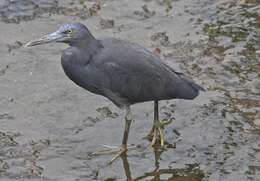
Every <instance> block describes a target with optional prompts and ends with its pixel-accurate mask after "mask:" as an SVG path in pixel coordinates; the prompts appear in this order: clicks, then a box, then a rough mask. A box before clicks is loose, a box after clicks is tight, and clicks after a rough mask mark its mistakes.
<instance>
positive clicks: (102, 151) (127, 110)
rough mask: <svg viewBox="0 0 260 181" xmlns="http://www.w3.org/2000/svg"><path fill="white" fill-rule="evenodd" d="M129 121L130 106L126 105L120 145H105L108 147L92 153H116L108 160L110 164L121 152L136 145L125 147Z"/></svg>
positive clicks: (130, 119) (130, 118)
mask: <svg viewBox="0 0 260 181" xmlns="http://www.w3.org/2000/svg"><path fill="white" fill-rule="evenodd" d="M131 122H132V115H131V109H130V107H126V116H125V130H124V136H123V140H122V145H121V146H120V147H119V148H117V147H110V146H106V147H107V148H108V149H106V150H101V151H97V152H95V153H93V154H94V155H102V154H113V153H116V155H115V156H114V157H113V158H112V159H111V161H110V162H109V164H111V163H113V162H114V161H115V160H116V159H117V158H118V157H120V156H121V155H122V154H124V153H126V152H127V150H128V149H130V148H135V147H136V146H131V147H127V140H128V135H129V131H130V126H131Z"/></svg>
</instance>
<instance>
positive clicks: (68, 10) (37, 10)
mask: <svg viewBox="0 0 260 181" xmlns="http://www.w3.org/2000/svg"><path fill="white" fill-rule="evenodd" d="M100 9H101V5H100V2H96V3H91V4H88V5H86V4H84V3H80V6H77V4H75V3H73V2H72V3H71V5H70V7H68V6H62V5H60V3H59V1H58V0H47V1H46V0H22V1H21V0H5V2H4V3H3V5H2V6H0V17H1V20H2V21H4V22H6V23H19V22H20V21H30V20H33V19H35V18H37V17H40V16H41V15H43V14H49V15H51V14H62V15H69V16H75V17H79V18H81V19H86V18H88V17H90V16H95V15H97V12H98V11H99V10H100Z"/></svg>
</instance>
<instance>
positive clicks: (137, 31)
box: [0, 0, 260, 181]
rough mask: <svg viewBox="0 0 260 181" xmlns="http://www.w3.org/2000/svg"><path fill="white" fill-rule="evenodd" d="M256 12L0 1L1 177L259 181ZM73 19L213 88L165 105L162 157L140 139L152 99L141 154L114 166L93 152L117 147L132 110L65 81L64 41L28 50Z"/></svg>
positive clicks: (230, 2)
mask: <svg viewBox="0 0 260 181" xmlns="http://www.w3.org/2000/svg"><path fill="white" fill-rule="evenodd" d="M259 14H260V3H259V2H258V1H257V0H241V1H240V0H239V1H237V0H133V1H131V3H130V2H129V1H126V0H122V1H119V0H107V1H105V0H100V1H93V0H79V1H72V0H64V1H58V0H48V1H43V0H24V1H19V0H0V29H1V33H0V55H1V61H0V93H1V94H0V180H3V181H13V180H28V181H60V180H62V181H86V180H87V181H88V180H103V181H113V180H120V181H121V180H155V181H159V180H160V181H164V180H171V181H207V180H209V181H223V180H225V181H233V180H243V181H247V180H248V181H251V180H252V181H257V180H259V178H260V141H259V140H260V139H259V138H260V109H259V107H260V104H259V103H260V76H259V72H260V31H259V27H260V15H259ZM70 21H80V22H82V23H84V24H86V25H87V26H88V27H89V29H90V30H91V32H92V33H93V34H94V35H95V36H96V37H104V36H113V37H116V38H121V39H126V40H129V41H133V42H136V43H139V44H140V45H143V46H144V47H146V48H148V49H149V50H150V51H152V52H154V53H156V54H157V55H159V56H160V57H161V58H162V59H163V60H164V61H165V62H166V63H167V64H169V65H170V66H171V67H173V68H174V69H175V70H177V71H181V72H184V73H186V74H188V75H190V76H191V77H192V78H193V79H194V80H195V81H196V82H198V83H199V84H201V85H202V86H203V87H204V88H206V89H207V91H206V92H205V93H202V94H200V96H199V97H197V98H196V99H194V100H192V101H187V100H170V101H161V102H160V117H161V119H166V120H168V119H172V122H171V123H170V124H168V125H166V126H165V127H164V131H165V137H166V145H165V147H164V148H163V149H162V148H160V147H159V146H158V145H157V146H155V148H150V147H147V146H148V145H149V141H147V140H146V139H144V138H143V137H144V136H145V135H146V134H147V133H148V131H149V130H150V128H151V126H152V122H153V121H152V120H153V103H152V102H147V103H142V104H136V105H134V106H133V116H134V122H133V125H132V127H131V130H130V135H129V143H130V144H131V145H137V148H136V149H134V150H130V151H129V152H128V153H127V154H126V155H123V156H122V158H120V159H118V160H116V161H115V163H113V164H112V165H108V164H107V162H108V161H109V160H110V159H111V158H112V155H102V156H96V155H93V154H92V153H93V152H95V151H97V150H99V149H102V145H113V146H118V145H119V144H120V143H121V138H122V134H123V126H124V121H123V119H124V112H123V111H122V110H120V109H118V108H116V107H115V106H114V105H113V104H112V103H111V102H110V101H108V100H107V99H105V98H103V97H101V96H97V95H94V94H91V93H89V92H87V91H85V90H83V89H81V88H79V87H77V86H76V85H75V84H74V83H73V82H71V81H70V80H69V79H68V78H67V77H66V76H65V75H64V73H63V71H62V68H61V66H60V54H61V50H62V49H64V48H66V46H65V45H61V44H50V45H45V46H38V47H35V48H25V47H24V46H23V45H24V44H25V43H26V42H27V41H29V40H31V39H33V38H36V37H39V36H41V35H43V34H46V33H49V32H52V31H54V30H55V29H56V28H57V27H59V25H60V24H62V23H65V22H70ZM173 118H174V119H173Z"/></svg>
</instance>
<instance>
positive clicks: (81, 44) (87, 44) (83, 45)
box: [70, 37, 103, 55]
mask: <svg viewBox="0 0 260 181" xmlns="http://www.w3.org/2000/svg"><path fill="white" fill-rule="evenodd" d="M70 46H71V47H76V48H78V49H80V50H82V51H83V52H88V53H89V54H92V55H94V54H96V53H97V52H98V51H100V49H102V48H103V45H102V44H101V43H100V41H99V40H97V39H95V38H94V37H89V38H87V39H82V40H80V41H77V42H71V43H70Z"/></svg>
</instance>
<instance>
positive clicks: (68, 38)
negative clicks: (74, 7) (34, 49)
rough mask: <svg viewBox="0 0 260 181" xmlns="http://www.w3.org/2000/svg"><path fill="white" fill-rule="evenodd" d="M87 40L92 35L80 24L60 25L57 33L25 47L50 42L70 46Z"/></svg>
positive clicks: (29, 43)
mask: <svg viewBox="0 0 260 181" xmlns="http://www.w3.org/2000/svg"><path fill="white" fill-rule="evenodd" d="M89 38H92V35H91V34H90V32H89V30H88V29H87V27H86V26H85V25H83V24H81V23H67V24H64V25H62V26H61V27H60V28H59V29H58V30H57V31H55V32H53V33H50V34H48V35H44V36H42V37H41V38H39V39H36V40H32V41H30V42H28V43H27V44H26V45H25V46H26V47H30V46H35V45H41V44H46V43H52V42H62V43H67V44H70V45H72V44H77V42H81V41H82V40H84V39H86V40H87V39H89Z"/></svg>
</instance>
